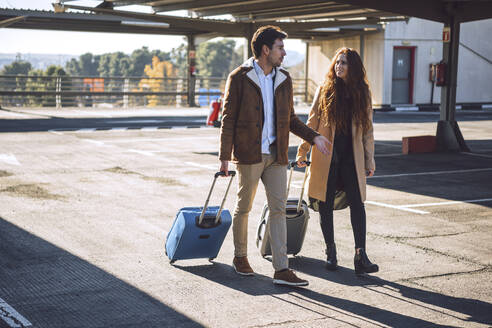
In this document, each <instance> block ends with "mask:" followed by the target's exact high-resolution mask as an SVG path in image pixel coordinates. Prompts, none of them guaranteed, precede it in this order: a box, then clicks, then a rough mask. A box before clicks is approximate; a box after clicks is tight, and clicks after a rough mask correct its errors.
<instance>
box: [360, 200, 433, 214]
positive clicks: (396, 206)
mask: <svg viewBox="0 0 492 328" xmlns="http://www.w3.org/2000/svg"><path fill="white" fill-rule="evenodd" d="M366 204H371V205H376V206H380V207H387V208H393V209H396V210H400V211H405V212H412V213H417V214H429V213H430V212H427V211H421V210H414V209H411V208H406V207H405V206H398V205H391V204H386V203H381V202H375V201H372V200H366Z"/></svg>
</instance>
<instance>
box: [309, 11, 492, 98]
mask: <svg viewBox="0 0 492 328" xmlns="http://www.w3.org/2000/svg"><path fill="white" fill-rule="evenodd" d="M443 27H444V25H443V24H442V23H436V22H432V21H428V20H423V19H418V18H410V19H409V21H408V23H407V22H392V23H388V24H387V25H386V27H385V29H384V30H382V31H381V32H377V33H374V34H366V35H363V36H355V37H351V38H345V39H335V40H328V41H315V42H309V43H308V53H309V55H308V56H309V60H308V66H309V67H308V78H309V79H311V80H313V81H314V82H315V83H317V84H319V83H321V82H322V81H323V79H324V76H325V74H326V72H327V69H328V65H329V62H330V60H331V58H332V57H333V55H334V54H335V51H336V49H338V48H340V47H342V46H347V47H351V48H355V49H357V51H358V52H359V53H361V48H362V50H363V51H362V56H363V61H364V65H365V67H366V70H367V75H368V79H369V83H370V87H371V91H372V97H373V103H374V105H375V106H378V107H385V106H402V105H403V106H404V105H418V104H430V102H431V90H432V83H431V82H430V80H429V71H430V69H429V65H430V64H436V63H438V62H439V61H440V60H441V59H442V45H443V41H442V32H443ZM491 40H492V19H488V20H482V21H475V22H470V23H463V24H461V33H460V47H459V62H458V85H457V99H456V102H457V103H458V104H466V103H492V41H491ZM440 97H441V88H440V87H437V86H436V87H435V88H434V95H433V103H434V104H436V103H439V102H440Z"/></svg>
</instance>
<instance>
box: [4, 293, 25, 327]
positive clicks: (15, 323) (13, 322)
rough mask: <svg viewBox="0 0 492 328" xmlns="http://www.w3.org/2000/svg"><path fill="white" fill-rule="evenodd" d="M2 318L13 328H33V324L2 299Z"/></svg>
mask: <svg viewBox="0 0 492 328" xmlns="http://www.w3.org/2000/svg"><path fill="white" fill-rule="evenodd" d="M0 318H1V319H2V320H3V321H5V322H6V323H7V324H8V325H9V326H10V327H12V328H14V327H15V328H17V327H19V328H22V327H32V323H30V322H29V320H27V319H26V318H24V317H23V316H22V315H21V314H20V313H19V312H17V311H16V310H15V309H14V308H13V307H11V306H10V305H9V304H8V303H7V302H5V301H4V300H3V299H1V298H0Z"/></svg>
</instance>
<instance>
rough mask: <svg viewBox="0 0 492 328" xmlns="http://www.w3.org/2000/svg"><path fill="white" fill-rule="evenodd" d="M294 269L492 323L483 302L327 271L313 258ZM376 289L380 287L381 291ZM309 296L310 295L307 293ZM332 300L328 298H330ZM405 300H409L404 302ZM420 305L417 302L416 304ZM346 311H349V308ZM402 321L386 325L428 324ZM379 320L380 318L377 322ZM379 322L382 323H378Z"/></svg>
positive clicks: (491, 307)
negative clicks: (396, 294) (397, 294)
mask: <svg viewBox="0 0 492 328" xmlns="http://www.w3.org/2000/svg"><path fill="white" fill-rule="evenodd" d="M290 266H291V268H292V269H294V270H296V271H298V272H302V273H305V274H308V275H311V276H314V277H318V278H321V279H325V280H328V281H331V282H334V283H337V284H340V285H347V286H361V287H364V288H366V289H369V290H371V291H373V292H375V293H378V294H381V295H382V296H386V297H388V302H391V301H392V300H394V301H401V302H408V303H410V304H412V305H413V306H416V307H421V308H422V309H423V310H428V311H435V312H437V313H438V314H440V315H443V316H450V317H452V318H454V319H458V320H463V319H461V318H459V317H456V316H454V315H452V314H449V313H445V312H443V311H439V310H438V309H434V308H432V307H429V306H426V305H422V304H421V303H426V304H429V305H433V306H437V307H440V308H443V309H447V310H450V311H454V312H457V313H462V314H464V315H467V316H468V319H467V320H466V321H467V322H476V323H482V324H488V325H490V324H492V304H490V303H487V302H483V301H480V300H474V299H469V298H460V297H453V296H448V295H444V294H440V293H436V292H432V291H428V290H423V289H418V288H413V287H409V286H405V285H401V284H399V283H396V282H392V281H388V280H384V279H381V278H379V277H377V275H364V276H357V275H355V273H354V270H352V269H349V268H345V267H338V270H336V271H328V270H326V269H325V262H324V261H322V260H319V259H314V258H310V257H304V256H300V257H296V258H293V259H292V258H291V259H290ZM374 287H378V288H377V289H376V288H374ZM395 292H398V293H399V294H400V295H401V297H399V296H395ZM307 294H308V295H305V296H309V293H307ZM326 297H328V296H326ZM403 297H405V298H406V299H404V298H403ZM412 300H413V301H416V302H413V301H412ZM345 310H346V309H345ZM399 319H400V318H398V317H395V316H393V319H392V320H396V321H393V322H383V321H380V322H381V323H385V324H388V325H390V326H393V327H394V326H401V325H404V326H408V327H423V326H428V325H421V324H418V323H417V322H415V325H414V324H411V322H408V323H407V322H406V321H398V320H399ZM374 320H377V319H374ZM377 321H379V320H377ZM431 326H433V327H434V325H433V324H431Z"/></svg>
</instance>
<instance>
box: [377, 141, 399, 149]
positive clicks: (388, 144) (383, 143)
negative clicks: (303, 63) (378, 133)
mask: <svg viewBox="0 0 492 328" xmlns="http://www.w3.org/2000/svg"><path fill="white" fill-rule="evenodd" d="M374 143H375V144H378V145H383V146H389V147H398V148H401V144H400V145H395V144H390V143H387V142H381V141H374Z"/></svg>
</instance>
